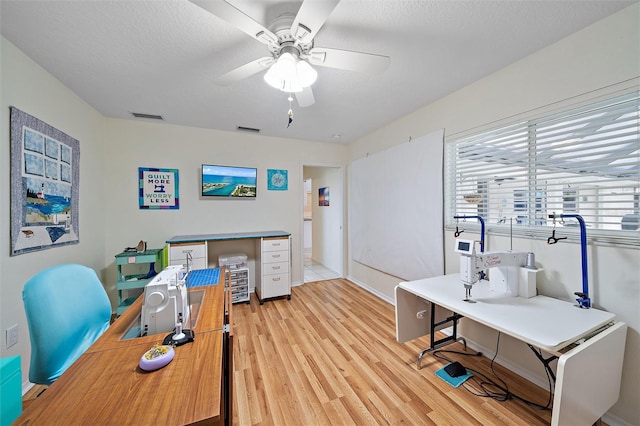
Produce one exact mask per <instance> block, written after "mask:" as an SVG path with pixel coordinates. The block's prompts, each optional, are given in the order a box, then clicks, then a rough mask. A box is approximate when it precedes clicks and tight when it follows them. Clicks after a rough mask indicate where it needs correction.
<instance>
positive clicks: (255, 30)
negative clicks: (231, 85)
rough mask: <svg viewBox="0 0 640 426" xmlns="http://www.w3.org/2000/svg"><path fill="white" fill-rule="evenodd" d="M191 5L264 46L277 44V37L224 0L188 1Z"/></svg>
mask: <svg viewBox="0 0 640 426" xmlns="http://www.w3.org/2000/svg"><path fill="white" fill-rule="evenodd" d="M189 1H190V2H191V3H193V4H195V5H197V6H200V7H201V8H203V9H204V10H206V11H207V12H209V13H212V14H213V15H215V16H217V17H218V18H220V19H222V20H223V21H226V22H228V23H230V24H231V25H235V26H236V27H238V29H240V30H241V31H244V32H245V33H247V34H249V35H250V36H251V37H253V38H255V39H256V40H258V41H259V42H261V43H264V44H273V43H277V42H278V37H277V36H276V35H275V34H274V33H272V32H271V31H269V30H268V29H267V28H265V27H264V25H262V24H260V23H258V22H256V21H254V20H253V19H252V18H251V17H250V16H249V15H246V14H245V13H244V12H242V11H241V10H240V9H237V8H236V7H235V6H233V5H231V4H229V3H227V2H226V1H224V0H189Z"/></svg>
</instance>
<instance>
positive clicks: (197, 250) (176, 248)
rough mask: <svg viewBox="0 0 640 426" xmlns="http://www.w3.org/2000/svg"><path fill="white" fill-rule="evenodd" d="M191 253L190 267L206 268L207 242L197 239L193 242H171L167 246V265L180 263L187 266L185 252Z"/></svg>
mask: <svg viewBox="0 0 640 426" xmlns="http://www.w3.org/2000/svg"><path fill="white" fill-rule="evenodd" d="M188 253H191V264H190V265H189V266H190V268H191V269H192V270H193V269H207V265H208V261H207V243H206V242H205V241H198V242H194V243H171V245H170V246H169V265H182V266H183V267H185V268H186V267H187V254H188Z"/></svg>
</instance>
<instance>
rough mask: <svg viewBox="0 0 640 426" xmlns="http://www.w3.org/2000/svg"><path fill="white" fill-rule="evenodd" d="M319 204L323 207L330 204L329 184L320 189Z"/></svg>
mask: <svg viewBox="0 0 640 426" xmlns="http://www.w3.org/2000/svg"><path fill="white" fill-rule="evenodd" d="M318 205H319V206H323V207H324V206H328V205H329V187H328V186H325V187H324V188H320V189H318Z"/></svg>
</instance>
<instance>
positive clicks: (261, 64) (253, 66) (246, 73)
mask: <svg viewBox="0 0 640 426" xmlns="http://www.w3.org/2000/svg"><path fill="white" fill-rule="evenodd" d="M273 61H274V59H273V58H272V57H271V56H265V57H264V58H259V59H256V60H255V61H251V62H249V63H248V64H244V65H242V66H241V67H238V68H236V69H233V70H231V71H229V72H228V73H226V74H223V75H221V76H219V77H216V79H215V80H214V83H216V84H217V85H218V86H230V85H231V84H233V83H235V82H236V81H240V80H242V79H244V78H247V77H251V76H252V75H254V74H256V73H259V72H260V71H263V70H265V69H267V68H269V67H270V66H271V65H272V64H273Z"/></svg>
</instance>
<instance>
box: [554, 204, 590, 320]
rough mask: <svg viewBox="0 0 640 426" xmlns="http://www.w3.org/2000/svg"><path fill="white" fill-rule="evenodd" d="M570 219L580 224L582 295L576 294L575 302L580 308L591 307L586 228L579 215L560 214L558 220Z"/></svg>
mask: <svg viewBox="0 0 640 426" xmlns="http://www.w3.org/2000/svg"><path fill="white" fill-rule="evenodd" d="M549 216H550V217H552V218H553V217H556V216H557V215H549ZM565 217H567V218H569V217H572V218H574V219H577V220H578V223H579V224H580V255H581V257H582V294H578V293H576V296H579V298H578V299H576V301H577V302H578V303H579V304H580V306H581V307H582V308H590V307H591V299H590V298H589V277H588V275H589V274H588V270H587V227H586V225H585V224H584V219H583V218H582V216H580V215H579V214H560V218H565Z"/></svg>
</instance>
